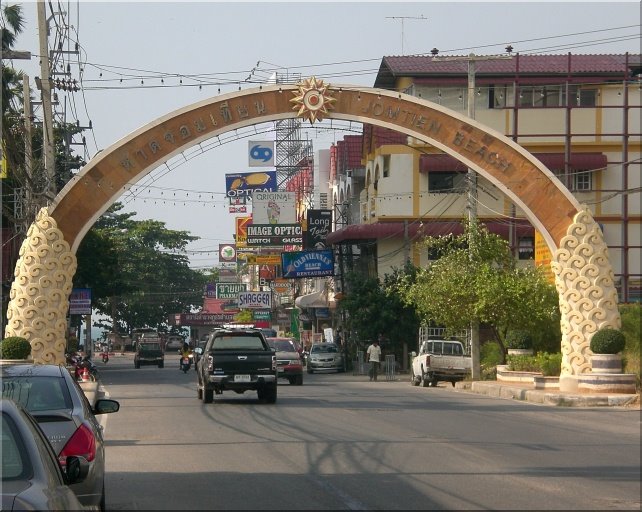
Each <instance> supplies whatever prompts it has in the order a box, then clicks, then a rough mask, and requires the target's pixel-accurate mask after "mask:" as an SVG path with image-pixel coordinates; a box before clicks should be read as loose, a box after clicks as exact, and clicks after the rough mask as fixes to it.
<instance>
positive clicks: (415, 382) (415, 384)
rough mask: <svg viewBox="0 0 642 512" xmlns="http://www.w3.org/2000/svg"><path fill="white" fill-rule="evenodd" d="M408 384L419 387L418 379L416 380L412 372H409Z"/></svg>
mask: <svg viewBox="0 0 642 512" xmlns="http://www.w3.org/2000/svg"><path fill="white" fill-rule="evenodd" d="M410 384H412V385H413V386H418V385H419V379H418V378H417V376H416V375H415V372H414V371H413V370H410Z"/></svg>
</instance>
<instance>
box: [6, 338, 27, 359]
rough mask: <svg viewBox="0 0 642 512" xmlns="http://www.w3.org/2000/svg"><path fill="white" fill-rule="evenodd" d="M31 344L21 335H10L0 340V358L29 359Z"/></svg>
mask: <svg viewBox="0 0 642 512" xmlns="http://www.w3.org/2000/svg"><path fill="white" fill-rule="evenodd" d="M29 354H31V344H30V343H29V342H28V341H27V340H26V339H25V338H22V337H20V336H9V337H8V338H5V339H3V340H2V341H1V342H0V359H27V357H29Z"/></svg>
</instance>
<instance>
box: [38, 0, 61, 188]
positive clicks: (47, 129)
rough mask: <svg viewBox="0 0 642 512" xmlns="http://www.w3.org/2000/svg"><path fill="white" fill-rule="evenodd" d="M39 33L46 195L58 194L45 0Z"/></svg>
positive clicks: (40, 10) (40, 8)
mask: <svg viewBox="0 0 642 512" xmlns="http://www.w3.org/2000/svg"><path fill="white" fill-rule="evenodd" d="M38 33H39V34H38V35H39V41H40V75H41V77H40V80H39V82H40V93H41V96H42V125H43V126H42V134H43V145H44V157H45V158H44V169H45V176H46V177H47V186H46V188H45V191H44V192H45V197H46V198H47V199H50V200H51V199H53V198H54V197H55V195H56V178H55V172H56V162H55V150H54V134H53V111H52V108H51V76H50V75H51V72H50V70H49V44H48V35H49V28H48V23H47V13H46V11H45V2H44V0H38ZM36 82H38V80H36Z"/></svg>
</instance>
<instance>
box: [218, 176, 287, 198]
mask: <svg viewBox="0 0 642 512" xmlns="http://www.w3.org/2000/svg"><path fill="white" fill-rule="evenodd" d="M276 188H277V186H276V171H259V172H246V173H235V174H226V175H225V195H226V196H227V197H228V198H242V197H252V193H253V192H273V191H274V190H276Z"/></svg>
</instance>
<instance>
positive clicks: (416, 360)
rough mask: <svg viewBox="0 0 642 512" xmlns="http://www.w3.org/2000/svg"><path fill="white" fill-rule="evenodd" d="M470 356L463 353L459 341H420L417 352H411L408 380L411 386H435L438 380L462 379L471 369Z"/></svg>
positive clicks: (453, 380)
mask: <svg viewBox="0 0 642 512" xmlns="http://www.w3.org/2000/svg"><path fill="white" fill-rule="evenodd" d="M471 367H472V365H471V357H470V356H467V355H465V351H464V345H463V344H462V343H461V342H459V341H450V340H430V339H426V340H423V341H420V345H419V354H416V353H415V352H413V353H412V368H411V370H410V382H411V384H412V385H413V386H418V385H419V384H421V385H422V386H423V387H428V386H436V385H437V383H438V382H439V381H445V382H450V383H452V385H453V386H454V385H455V382H458V381H461V380H464V379H465V378H466V376H467V375H469V374H470V370H471Z"/></svg>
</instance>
